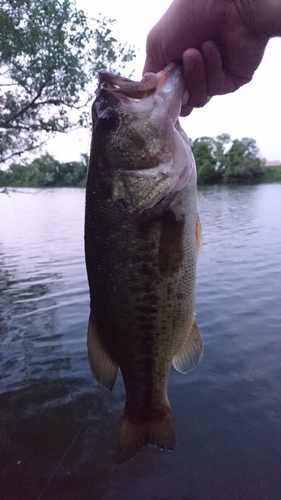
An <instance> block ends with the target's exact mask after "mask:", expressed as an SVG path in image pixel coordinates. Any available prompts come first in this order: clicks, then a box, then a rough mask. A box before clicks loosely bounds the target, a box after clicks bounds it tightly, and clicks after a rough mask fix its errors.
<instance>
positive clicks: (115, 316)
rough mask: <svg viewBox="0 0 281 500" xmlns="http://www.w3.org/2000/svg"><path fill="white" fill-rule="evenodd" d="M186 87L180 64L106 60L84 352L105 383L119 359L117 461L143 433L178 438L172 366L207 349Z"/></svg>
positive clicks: (98, 111) (91, 189)
mask: <svg viewBox="0 0 281 500" xmlns="http://www.w3.org/2000/svg"><path fill="white" fill-rule="evenodd" d="M183 95H184V82H183V77H182V70H181V67H180V66H179V65H176V64H171V65H169V66H167V67H166V68H165V69H164V70H163V71H161V72H160V73H157V74H153V73H148V74H146V75H145V76H144V78H143V80H142V81H141V82H134V81H132V80H129V79H126V78H122V77H120V76H116V75H113V74H110V73H107V72H102V73H101V74H100V76H99V86H98V91H97V96H96V99H95V101H94V103H93V106H92V120H93V132H92V143H91V154H90V163H89V170H88V180H87V188H86V219H85V253H86V265H87V272H88V280H89V287H90V298H91V312H90V319H89V327H88V341H87V342H88V355H89V361H90V365H91V368H92V371H93V373H94V375H95V377H96V379H97V380H98V381H99V382H100V383H101V384H103V385H104V386H105V387H106V388H108V389H109V390H112V388H113V386H114V383H115V379H116V374H117V370H118V367H119V368H120V370H121V373H122V376H123V380H124V384H125V389H126V404H125V410H124V414H123V418H122V423H121V430H120V436H119V443H118V458H119V460H120V461H124V460H126V459H128V458H130V457H131V456H132V455H133V454H134V453H135V452H136V451H138V450H139V449H140V448H141V446H144V445H146V444H148V443H151V444H153V445H157V446H158V447H160V448H165V447H166V448H168V449H169V450H170V449H173V448H174V446H175V429H174V423H173V418H172V414H171V409H170V404H169V401H168V397H167V383H168V377H169V372H170V368H171V365H172V364H173V366H174V367H175V368H176V369H177V370H178V371H180V372H183V373H185V372H187V371H189V370H190V369H193V368H194V367H195V366H196V365H197V364H198V363H199V361H200V360H201V358H202V353H203V342H202V339H201V336H200V333H199V330H198V328H197V325H196V322H195V314H194V288H195V272H196V256H197V253H198V248H199V245H200V237H201V230H200V223H199V218H198V213H197V190H196V167H195V162H194V158H193V155H192V151H191V148H190V144H189V141H188V139H187V137H186V135H185V134H184V132H183V131H182V129H181V127H180V124H179V122H178V116H179V113H180V109H181V104H182V99H183Z"/></svg>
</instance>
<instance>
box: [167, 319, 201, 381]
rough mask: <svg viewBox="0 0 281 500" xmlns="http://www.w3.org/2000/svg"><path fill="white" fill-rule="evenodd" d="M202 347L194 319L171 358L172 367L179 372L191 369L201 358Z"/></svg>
mask: <svg viewBox="0 0 281 500" xmlns="http://www.w3.org/2000/svg"><path fill="white" fill-rule="evenodd" d="M203 347H204V345H203V340H202V337H201V335H200V332H199V328H198V326H197V325H196V322H195V321H194V323H193V324H192V326H191V328H190V329H189V331H188V334H187V336H186V339H185V341H184V343H183V345H182V346H181V348H180V350H179V352H178V353H177V354H176V355H175V356H174V358H173V367H174V368H175V369H176V370H177V371H178V372H180V373H187V372H188V371H190V370H193V369H194V368H195V367H196V366H197V365H198V364H199V363H200V361H201V359H202V358H203Z"/></svg>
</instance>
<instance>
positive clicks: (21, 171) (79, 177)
mask: <svg viewBox="0 0 281 500" xmlns="http://www.w3.org/2000/svg"><path fill="white" fill-rule="evenodd" d="M88 161H89V158H88V155H86V154H84V155H82V158H81V161H80V162H78V161H73V162H64V163H61V162H59V161H58V160H55V158H53V157H52V156H51V155H49V154H45V155H44V156H41V157H40V158H36V159H35V160H33V161H32V162H31V163H30V164H29V165H23V164H17V163H13V164H12V165H10V167H9V169H8V170H6V171H0V187H4V186H10V187H77V186H78V187H84V186H85V184H86V175H87V166H88Z"/></svg>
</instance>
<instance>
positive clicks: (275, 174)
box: [262, 165, 281, 182]
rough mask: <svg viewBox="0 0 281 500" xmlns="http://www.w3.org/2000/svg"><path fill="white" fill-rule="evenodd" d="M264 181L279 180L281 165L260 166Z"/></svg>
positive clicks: (280, 180)
mask: <svg viewBox="0 0 281 500" xmlns="http://www.w3.org/2000/svg"><path fill="white" fill-rule="evenodd" d="M262 172H263V180H264V182H281V165H276V166H272V167H262Z"/></svg>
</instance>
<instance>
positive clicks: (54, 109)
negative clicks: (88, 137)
mask: <svg viewBox="0 0 281 500" xmlns="http://www.w3.org/2000/svg"><path fill="white" fill-rule="evenodd" d="M113 22H114V20H113V19H106V18H104V19H102V18H99V19H88V18H87V17H86V15H85V14H84V12H83V11H82V10H79V9H78V8H77V7H76V4H75V0H61V1H58V0H40V1H37V0H6V1H5V2H4V1H2V2H0V26H1V37H0V164H1V163H4V162H5V161H7V160H8V159H10V158H12V157H14V156H15V155H21V154H22V153H23V152H26V151H30V150H33V149H34V148H36V147H38V146H40V145H42V143H44V142H45V141H46V140H47V139H48V138H49V137H50V136H52V135H53V134H55V133H57V132H68V131H70V130H72V129H74V128H75V127H78V126H83V125H86V124H87V123H88V113H87V112H86V111H85V105H86V104H87V103H88V102H89V100H90V99H91V98H92V96H93V92H94V89H95V82H94V81H93V80H94V77H95V76H96V75H97V73H98V72H99V71H100V70H101V69H105V68H107V69H109V70H111V71H117V70H118V69H119V70H120V69H121V70H122V69H124V66H125V65H126V63H127V62H128V61H130V60H132V58H133V57H134V51H133V49H132V48H131V47H129V46H127V45H126V44H125V45H121V44H120V43H118V42H117V41H116V39H115V38H113V36H112V29H111V28H112V24H113ZM73 110H74V111H73Z"/></svg>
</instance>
